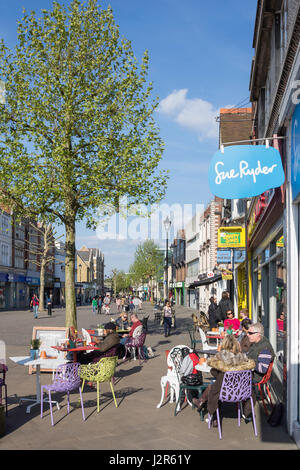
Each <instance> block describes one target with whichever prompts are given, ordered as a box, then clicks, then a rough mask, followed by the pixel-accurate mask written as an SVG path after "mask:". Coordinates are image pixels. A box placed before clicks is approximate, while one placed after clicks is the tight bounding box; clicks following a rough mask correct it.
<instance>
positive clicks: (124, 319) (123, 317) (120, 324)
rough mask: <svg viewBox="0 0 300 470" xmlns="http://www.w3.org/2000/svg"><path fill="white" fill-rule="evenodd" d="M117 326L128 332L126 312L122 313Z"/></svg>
mask: <svg viewBox="0 0 300 470" xmlns="http://www.w3.org/2000/svg"><path fill="white" fill-rule="evenodd" d="M116 325H117V327H118V328H120V329H121V330H128V328H129V322H128V315H127V313H126V312H122V313H121V315H120V316H119V318H118V319H117V320H116Z"/></svg>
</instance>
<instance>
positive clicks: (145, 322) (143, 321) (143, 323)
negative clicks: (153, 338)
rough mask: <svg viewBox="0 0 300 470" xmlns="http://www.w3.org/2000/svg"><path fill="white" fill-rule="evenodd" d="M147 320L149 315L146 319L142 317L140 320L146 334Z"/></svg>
mask: <svg viewBox="0 0 300 470" xmlns="http://www.w3.org/2000/svg"><path fill="white" fill-rule="evenodd" d="M148 318H149V315H148V316H147V317H143V319H142V325H143V330H144V331H146V332H148Z"/></svg>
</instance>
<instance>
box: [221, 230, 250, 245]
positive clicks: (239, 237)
mask: <svg viewBox="0 0 300 470" xmlns="http://www.w3.org/2000/svg"><path fill="white" fill-rule="evenodd" d="M245 246H246V241H245V228H244V227H239V226H237V227H220V228H219V229H218V248H245Z"/></svg>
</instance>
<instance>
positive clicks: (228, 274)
mask: <svg viewBox="0 0 300 470" xmlns="http://www.w3.org/2000/svg"><path fill="white" fill-rule="evenodd" d="M222 280H223V281H231V280H232V271H230V270H229V269H224V270H223V271H222Z"/></svg>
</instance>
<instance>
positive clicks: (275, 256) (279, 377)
mask: <svg viewBox="0 0 300 470" xmlns="http://www.w3.org/2000/svg"><path fill="white" fill-rule="evenodd" d="M251 209H252V210H251V214H253V213H254V214H256V217H254V219H253V218H252V220H254V227H253V226H251V225H250V226H249V229H250V237H249V250H250V256H251V259H250V267H249V270H250V273H251V274H250V285H251V294H252V295H251V310H252V320H253V322H260V323H262V324H263V326H264V335H265V336H266V337H267V338H268V339H269V341H270V343H271V345H272V347H273V349H274V352H275V360H274V365H273V372H272V376H271V387H272V390H273V394H274V396H275V397H276V400H277V401H280V402H282V403H283V404H284V407H285V409H286V407H287V404H288V400H287V390H288V384H287V370H288V366H287V364H288V350H287V319H288V310H287V258H286V243H285V240H286V229H285V227H286V218H285V210H284V200H283V199H282V192H281V188H276V189H272V190H269V191H267V192H265V193H263V194H262V195H261V196H260V197H258V198H256V199H255V200H254V203H253V205H252V207H251ZM251 214H250V217H251ZM283 319H284V320H283Z"/></svg>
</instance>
